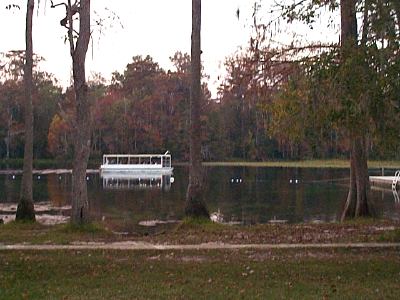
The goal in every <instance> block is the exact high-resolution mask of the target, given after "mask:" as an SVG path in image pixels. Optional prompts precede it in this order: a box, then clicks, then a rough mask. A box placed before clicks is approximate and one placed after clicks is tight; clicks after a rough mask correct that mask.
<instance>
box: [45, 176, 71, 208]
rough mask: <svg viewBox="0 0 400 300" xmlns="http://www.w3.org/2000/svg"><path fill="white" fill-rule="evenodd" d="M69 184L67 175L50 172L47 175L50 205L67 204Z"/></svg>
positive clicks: (59, 205)
mask: <svg viewBox="0 0 400 300" xmlns="http://www.w3.org/2000/svg"><path fill="white" fill-rule="evenodd" d="M70 184H71V183H70V180H68V176H67V175H57V174H51V175H48V176H47V193H48V197H49V201H50V203H51V205H52V206H54V207H61V206H64V205H67V204H68V200H67V199H69V197H68V190H69V185H70Z"/></svg>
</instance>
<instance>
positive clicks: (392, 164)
mask: <svg viewBox="0 0 400 300" xmlns="http://www.w3.org/2000/svg"><path fill="white" fill-rule="evenodd" d="M204 165H205V166H211V167H216V166H218V167H221V166H222V167H275V168H349V166H350V164H349V161H348V160H340V159H332V160H302V161H265V162H206V163H204ZM368 167H369V168H371V169H379V168H390V169H396V168H400V161H369V162H368Z"/></svg>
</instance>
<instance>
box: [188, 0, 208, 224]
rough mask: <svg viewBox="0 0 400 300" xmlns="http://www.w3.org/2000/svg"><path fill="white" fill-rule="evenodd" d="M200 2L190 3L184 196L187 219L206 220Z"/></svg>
mask: <svg viewBox="0 0 400 300" xmlns="http://www.w3.org/2000/svg"><path fill="white" fill-rule="evenodd" d="M200 32H201V0H192V53H191V66H192V70H191V71H192V74H191V75H192V76H191V90H190V167H189V168H190V169H189V185H188V189H187V193H186V208H185V213H186V216H188V217H196V218H199V217H205V218H209V217H210V215H209V213H208V210H207V207H206V205H205V203H204V189H203V172H202V166H201V124H200V101H201V99H202V97H201V82H200V81H201V42H200Z"/></svg>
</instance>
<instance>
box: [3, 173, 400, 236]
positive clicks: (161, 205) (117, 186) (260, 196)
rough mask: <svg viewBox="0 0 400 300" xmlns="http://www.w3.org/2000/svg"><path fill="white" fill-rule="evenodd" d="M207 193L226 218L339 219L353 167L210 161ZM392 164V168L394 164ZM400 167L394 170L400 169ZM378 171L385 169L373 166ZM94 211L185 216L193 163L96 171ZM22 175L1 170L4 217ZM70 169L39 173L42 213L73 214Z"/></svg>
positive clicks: (388, 198)
mask: <svg viewBox="0 0 400 300" xmlns="http://www.w3.org/2000/svg"><path fill="white" fill-rule="evenodd" d="M205 170H206V193H205V195H206V196H205V199H206V202H207V206H208V208H209V211H210V213H218V216H219V219H220V220H221V221H223V222H225V223H233V224H257V223H267V222H279V221H282V220H284V221H287V222H289V223H299V222H331V221H335V220H337V218H338V214H339V213H340V210H341V207H342V205H343V202H344V201H345V199H346V196H347V191H348V181H349V179H348V178H349V171H348V170H346V169H307V168H304V169H301V168H249V167H206V168H205ZM389 172H390V171H389ZM393 172H394V171H393ZM371 175H378V173H377V172H371ZM87 182H88V195H89V201H90V207H91V213H92V214H93V216H94V218H95V219H96V220H99V221H102V222H105V223H106V224H107V225H108V226H110V227H111V228H113V229H114V230H116V231H120V232H129V231H132V230H134V229H137V228H138V227H145V226H144V225H147V226H152V225H156V224H165V223H169V222H171V223H172V222H174V221H177V220H181V219H182V218H183V217H184V205H185V193H186V188H187V184H188V168H186V167H175V169H174V174H173V178H170V177H169V176H159V177H156V176H147V175H145V174H143V175H142V176H135V177H133V178H125V177H123V176H122V177H118V176H109V177H107V178H101V177H100V175H99V174H88V177H87ZM20 183H21V175H15V176H13V175H0V218H3V219H4V218H6V215H9V216H11V215H12V214H13V211H14V210H15V204H14V205H12V203H16V202H17V199H18V195H19V186H20ZM70 190H71V175H70V174H63V175H57V174H49V175H40V176H39V175H34V199H35V204H37V207H38V210H40V212H38V214H39V215H40V214H46V215H47V216H49V215H50V216H54V215H59V216H63V217H62V218H61V219H62V220H63V221H65V220H66V216H67V215H68V214H69V205H70V202H69V201H70V200H69V195H70ZM371 197H372V198H373V200H375V203H376V210H377V212H378V214H379V215H380V216H381V217H385V218H391V219H400V204H399V203H396V202H395V198H394V196H393V193H392V191H391V190H372V191H371Z"/></svg>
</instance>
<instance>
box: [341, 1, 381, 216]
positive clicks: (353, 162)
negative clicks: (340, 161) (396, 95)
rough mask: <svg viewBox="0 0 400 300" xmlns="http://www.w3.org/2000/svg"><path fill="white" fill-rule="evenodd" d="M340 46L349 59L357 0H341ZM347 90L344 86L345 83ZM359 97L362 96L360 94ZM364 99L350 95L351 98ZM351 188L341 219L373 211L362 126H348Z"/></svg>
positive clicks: (354, 44)
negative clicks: (370, 201) (369, 194)
mask: <svg viewBox="0 0 400 300" xmlns="http://www.w3.org/2000/svg"><path fill="white" fill-rule="evenodd" d="M340 13H341V47H342V62H343V63H345V62H346V60H348V59H351V55H352V54H354V52H355V50H356V49H357V35H358V34H357V19H356V0H341V1H340ZM344 88H345V90H347V88H346V87H344ZM361 98H362V97H361ZM356 100H357V101H364V100H363V99H361V100H360V99H353V101H356ZM349 138H350V141H351V149H350V188H349V193H348V196H347V201H346V204H345V207H344V209H343V212H342V217H341V220H342V221H344V220H345V219H346V218H355V217H361V216H371V215H373V213H374V212H373V206H372V203H369V199H368V193H369V177H368V164H367V159H368V155H367V153H368V149H367V145H366V133H365V131H364V130H363V128H350V130H349Z"/></svg>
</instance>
